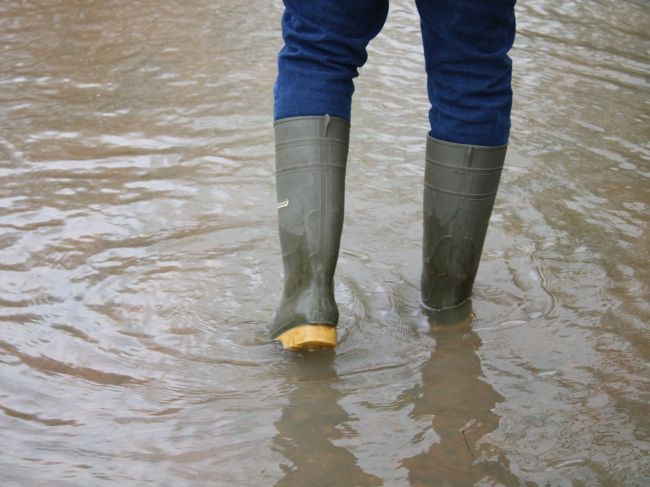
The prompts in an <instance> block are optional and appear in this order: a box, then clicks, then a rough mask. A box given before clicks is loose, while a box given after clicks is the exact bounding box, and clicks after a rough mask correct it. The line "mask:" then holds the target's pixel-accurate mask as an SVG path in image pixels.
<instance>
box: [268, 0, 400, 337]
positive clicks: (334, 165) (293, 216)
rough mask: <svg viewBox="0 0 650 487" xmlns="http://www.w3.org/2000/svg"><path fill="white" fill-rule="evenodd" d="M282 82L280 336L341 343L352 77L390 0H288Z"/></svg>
mask: <svg viewBox="0 0 650 487" xmlns="http://www.w3.org/2000/svg"><path fill="white" fill-rule="evenodd" d="M285 6H286V10H285V13H284V16H283V19H282V31H283V36H284V40H285V46H284V48H283V49H282V51H280V54H279V60H278V78H277V81H276V85H275V120H276V121H275V142H276V189H277V198H278V200H277V201H278V223H279V232H280V245H281V247H282V257H283V264H284V293H283V296H282V302H281V304H280V307H279V308H278V310H277V312H276V315H275V317H274V319H273V321H272V323H271V325H270V330H269V331H270V335H271V338H273V339H275V340H278V341H280V342H281V343H282V345H283V346H284V347H285V348H289V349H294V350H300V349H307V348H324V347H333V346H335V345H336V328H335V327H336V324H337V322H338V317H339V314H338V310H337V307H336V302H335V301H334V284H333V278H334V271H335V268H336V261H337V258H338V252H339V243H340V239H341V232H342V228H343V206H344V185H345V168H346V160H347V150H348V139H349V131H350V124H349V120H350V103H351V98H352V92H353V90H354V87H353V82H352V79H353V78H354V77H355V76H357V68H358V67H360V66H362V65H363V64H364V62H365V61H366V46H367V44H368V42H369V41H370V39H372V37H374V36H375V35H376V34H377V33H378V32H379V30H380V29H381V27H382V25H383V23H384V21H385V19H386V14H387V9H388V4H387V2H386V1H381V0H363V1H362V0H355V1H346V0H319V1H315V0H309V1H308V0H298V1H290V0H285Z"/></svg>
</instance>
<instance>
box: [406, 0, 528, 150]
mask: <svg viewBox="0 0 650 487" xmlns="http://www.w3.org/2000/svg"><path fill="white" fill-rule="evenodd" d="M416 3H417V6H418V10H419V12H420V20H421V28H422V41H423V45H424V56H425V63H426V64H425V66H426V72H427V91H428V95H429V101H430V102H431V109H430V111H429V122H430V124H431V137H433V138H434V139H438V140H444V141H447V142H456V143H459V144H471V145H478V146H490V147H493V146H500V145H505V144H507V143H508V134H509V132H510V108H511V105H512V90H511V87H510V81H511V71H512V69H511V61H510V58H509V57H508V51H509V50H510V48H511V47H512V44H513V42H514V37H515V12H514V6H515V0H417V1H416Z"/></svg>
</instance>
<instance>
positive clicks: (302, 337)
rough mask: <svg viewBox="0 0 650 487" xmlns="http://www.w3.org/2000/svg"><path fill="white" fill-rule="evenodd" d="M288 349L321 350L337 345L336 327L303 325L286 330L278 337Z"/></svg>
mask: <svg viewBox="0 0 650 487" xmlns="http://www.w3.org/2000/svg"><path fill="white" fill-rule="evenodd" d="M276 340H277V341H279V342H280V343H282V346H283V347H284V348H285V349H287V350H293V351H299V350H321V349H324V348H334V347H336V327H334V326H328V325H302V326H296V327H295V328H291V329H290V330H287V331H285V332H284V333H282V334H281V335H280V336H278V337H277V338H276Z"/></svg>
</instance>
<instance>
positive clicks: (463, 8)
mask: <svg viewBox="0 0 650 487" xmlns="http://www.w3.org/2000/svg"><path fill="white" fill-rule="evenodd" d="M514 4H515V1H514V0H439V1H427V0H417V5H418V10H419V12H420V17H421V26H422V38H423V43H424V53H425V61H426V71H427V88H428V94H429V100H430V102H431V109H430V112H429V121H430V124H431V131H430V133H429V136H428V137H427V154H426V170H425V188H424V238H423V271H422V284H421V298H422V304H423V305H424V306H425V307H427V308H430V309H446V308H453V307H456V306H459V305H461V304H462V303H463V302H464V301H466V300H467V299H468V298H469V297H470V295H471V292H472V286H473V284H474V278H475V277H476V272H477V270H478V265H479V261H480V258H481V252H482V249H483V243H484V240H485V234H486V232H487V227H488V222H489V219H490V215H491V213H492V207H493V205H494V199H495V197H496V192H497V188H498V185H499V179H500V175H501V169H502V167H503V161H504V159H505V154H506V144H507V142H508V135H509V131H510V109H511V105H512V91H511V87H510V82H511V62H510V58H509V57H508V55H507V53H508V51H509V50H510V48H511V47H512V44H513V41H514V34H515V17H514Z"/></svg>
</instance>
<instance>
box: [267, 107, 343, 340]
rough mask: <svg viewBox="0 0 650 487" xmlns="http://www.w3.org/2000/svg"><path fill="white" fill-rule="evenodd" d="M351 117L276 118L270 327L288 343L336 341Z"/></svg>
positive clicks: (272, 336) (277, 338) (278, 336)
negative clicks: (276, 278) (276, 275)
mask: <svg viewBox="0 0 650 487" xmlns="http://www.w3.org/2000/svg"><path fill="white" fill-rule="evenodd" d="M349 134H350V124H349V123H348V122H347V121H346V120H343V119H340V118H335V117H330V116H329V115H325V116H323V117H292V118H285V119H282V120H278V121H277V122H276V123H275V144H276V189H277V197H278V223H279V230H280V246H281V248H282V260H283V264H284V293H283V296H282V302H281V303H280V307H279V308H278V310H277V312H276V315H275V318H274V319H273V321H272V323H271V325H270V335H271V338H272V339H274V340H278V341H279V342H281V343H282V345H283V346H284V348H287V349H291V350H307V349H319V348H332V347H335V346H336V324H337V323H338V319H339V312H338V309H337V307H336V302H335V301H334V282H333V280H334V270H335V268H336V261H337V259H338V253H339V243H340V240H341V231H342V229H343V206H344V189H345V168H346V161H347V154H348V140H349Z"/></svg>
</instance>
